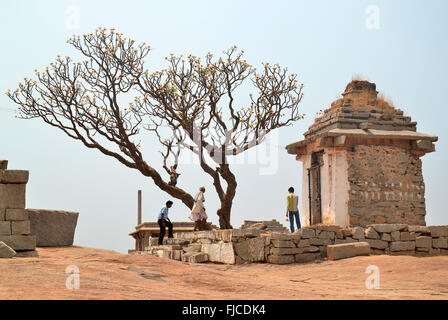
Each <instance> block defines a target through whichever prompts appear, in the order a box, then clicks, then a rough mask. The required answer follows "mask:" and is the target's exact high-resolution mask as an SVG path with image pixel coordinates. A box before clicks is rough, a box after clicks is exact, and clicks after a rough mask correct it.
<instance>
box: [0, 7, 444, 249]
mask: <svg viewBox="0 0 448 320" xmlns="http://www.w3.org/2000/svg"><path fill="white" fill-rule="evenodd" d="M447 12H448V2H447V1H445V0H440V1H409V0H406V1H405V0H403V1H397V0H388V1H375V0H370V1H360V0H352V1H334V0H329V1H279V0H277V1H261V0H258V1H241V0H239V1H231V0H226V1H211V0H207V1H194V0H189V1H185V0H183V1H181V0H179V1H163V2H162V1H131V0H127V1H110V0H108V1H68V2H67V1H17V0H14V1H12V0H5V1H1V2H0V27H1V28H0V30H1V33H2V39H1V40H2V42H1V51H0V57H1V59H0V92H1V95H0V159H8V160H9V168H11V169H27V170H30V181H29V183H28V188H27V207H29V208H43V209H61V210H72V211H79V212H80V216H79V220H78V227H77V231H76V236H75V243H76V244H78V245H83V246H90V247H98V248H105V249H113V250H117V251H120V252H126V251H127V249H130V248H133V246H134V242H133V240H132V239H131V238H130V237H129V236H128V233H129V232H131V231H132V230H133V228H134V226H135V224H136V220H137V212H136V211H137V190H138V189H141V190H142V191H143V220H144V221H155V219H156V215H157V213H158V211H159V210H160V208H161V207H162V206H163V204H164V203H165V201H166V200H167V199H170V197H169V196H168V195H167V194H165V193H163V192H161V191H159V190H158V188H157V187H155V186H154V185H153V183H152V180H150V179H148V178H145V177H143V176H141V175H140V174H139V173H138V172H137V171H132V170H130V169H128V168H126V167H124V166H123V165H121V164H120V163H118V162H117V161H116V160H115V159H113V158H109V157H107V156H105V155H103V154H101V153H100V152H99V151H96V150H88V149H86V148H85V147H84V146H83V145H82V144H81V143H79V142H77V141H73V140H71V139H70V138H68V137H66V136H65V135H64V134H63V133H62V132H59V131H58V130H57V129H54V128H52V127H48V126H47V125H45V124H44V123H43V121H40V120H18V119H15V118H14V111H13V110H14V109H15V108H16V106H15V105H13V103H12V102H11V101H10V100H9V99H8V98H7V97H6V95H4V94H3V93H4V92H5V91H6V90H7V89H8V88H13V89H14V88H16V85H17V83H18V82H19V81H21V80H22V79H23V77H24V76H28V77H30V76H32V75H33V69H34V68H37V69H40V70H42V69H43V68H44V67H45V66H46V65H48V64H49V63H50V62H51V61H53V60H54V58H55V56H56V55H57V54H61V55H70V56H75V53H76V51H75V49H73V48H71V47H70V46H69V45H68V44H66V40H67V39H68V37H69V36H71V35H72V34H83V33H89V32H92V31H93V30H94V29H95V28H96V27H99V26H103V27H107V28H111V27H114V28H116V29H117V31H120V32H123V33H124V34H125V35H127V36H130V37H131V38H133V39H135V40H136V41H137V42H140V41H141V42H143V41H145V42H147V43H149V44H150V45H151V46H152V47H153V51H151V53H150V54H149V56H148V58H147V60H146V61H147V66H148V67H149V68H150V69H158V68H161V67H162V66H164V63H165V61H164V59H163V57H165V56H166V55H168V54H169V53H170V52H173V53H176V54H180V53H184V54H189V53H193V54H196V55H201V56H203V55H204V54H205V53H207V52H208V51H210V52H212V53H215V54H217V55H219V54H220V53H221V52H222V50H224V49H227V48H229V47H231V46H232V45H237V46H238V47H239V48H241V49H244V50H245V52H246V58H247V60H248V62H249V63H251V64H253V65H255V66H261V62H264V61H269V62H271V63H280V65H282V66H286V67H288V69H289V70H290V71H291V72H294V73H298V74H299V79H300V81H301V82H303V83H304V84H305V98H304V101H303V103H302V105H301V107H302V112H304V113H305V114H306V118H305V119H304V120H302V121H299V122H297V123H296V124H295V125H294V126H292V127H289V128H285V129H282V130H280V132H279V133H278V139H276V138H275V136H274V137H273V139H271V140H269V139H268V144H267V145H266V150H263V149H260V150H258V151H259V153H258V157H256V163H253V161H252V162H250V161H249V159H246V161H244V162H245V164H239V165H235V166H234V171H235V174H236V176H237V179H238V189H237V196H236V198H235V201H234V207H233V213H232V221H231V222H232V224H233V226H234V227H238V226H240V225H241V224H242V223H243V220H245V219H258V220H261V219H266V220H267V219H273V218H276V219H277V220H279V221H281V222H282V223H284V224H285V225H286V223H285V221H284V211H285V208H284V202H285V200H284V199H285V194H286V190H287V188H288V187H289V186H291V185H292V186H295V187H296V188H297V189H298V192H299V194H300V187H301V177H300V172H301V166H300V164H299V163H298V162H297V161H296V160H295V158H294V156H291V155H288V154H287V153H286V151H285V150H284V146H285V145H286V144H288V143H291V142H294V141H297V140H301V139H302V137H303V135H302V134H303V133H304V132H305V131H306V129H307V128H308V126H309V125H310V124H311V123H312V121H313V119H314V117H315V115H316V113H317V112H318V111H319V110H321V109H324V108H327V107H328V106H329V105H330V103H331V102H332V101H333V100H335V99H336V98H337V97H338V95H339V94H340V93H341V92H343V90H344V88H345V86H346V84H347V83H348V82H349V81H350V80H351V78H352V76H353V75H355V74H359V75H361V76H363V77H365V78H366V79H368V80H370V81H372V82H375V83H376V84H377V89H378V90H379V91H381V92H384V93H385V94H386V95H387V96H389V97H390V98H391V99H392V100H393V102H394V104H395V106H396V107H398V108H400V109H402V110H404V112H405V114H407V115H409V116H411V117H412V119H413V120H416V121H417V122H418V125H417V130H418V131H420V132H424V133H428V134H432V135H437V136H438V137H439V141H438V142H437V143H436V152H435V153H431V154H428V155H426V156H425V157H423V174H424V178H425V183H426V204H427V212H428V215H427V219H426V221H427V224H429V225H438V224H448V218H447V210H446V204H445V200H446V199H445V197H446V195H445V191H446V190H445V188H446V180H445V179H447V177H448V175H447V171H448V169H447V165H446V163H447V155H448V151H447V146H448V145H447V141H448V137H447V133H446V132H447V130H446V127H447V121H448V111H447V109H448V108H447V105H446V92H448V84H447V81H446V75H447V74H448V60H447V57H448V45H447V41H448V40H447V39H448V22H447V19H446V13H447ZM144 150H145V151H146V157H147V161H148V162H149V163H150V164H152V165H153V166H155V167H156V168H160V163H161V161H160V155H159V154H158V153H157V150H159V149H158V145H157V144H156V143H155V142H154V141H152V140H151V139H148V140H147V141H146V143H145V142H144ZM263 154H264V155H265V156H264V157H262V156H263ZM266 158H267V159H268V160H269V165H268V167H269V168H271V169H273V170H266V169H267V165H266V163H264V162H263V161H264V160H266ZM263 159H264V160H263ZM257 162H258V163H257ZM260 162H261V163H260ZM263 168H264V169H263ZM263 170H264V171H263ZM180 172H181V173H182V176H181V178H180V185H181V186H182V187H183V188H184V189H186V190H188V191H190V192H191V193H195V192H196V190H197V188H198V187H199V186H200V185H205V186H206V188H207V192H206V207H207V209H208V214H209V216H210V218H211V221H212V222H214V223H215V224H218V219H217V216H216V213H215V212H216V209H217V207H218V199H217V196H216V195H215V194H214V192H213V191H214V189H213V186H212V184H211V179H210V178H209V176H207V175H205V174H204V173H202V171H201V170H200V168H199V167H198V166H197V165H194V164H185V165H183V166H181V167H180ZM266 173H268V174H266ZM188 215H189V212H188V209H187V208H186V207H185V206H184V205H183V204H182V203H181V202H180V201H177V200H175V204H174V206H173V208H172V209H171V210H170V216H171V220H174V221H185V220H186V219H187V216H188Z"/></svg>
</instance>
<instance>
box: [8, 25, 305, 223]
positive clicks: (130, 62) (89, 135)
mask: <svg viewBox="0 0 448 320" xmlns="http://www.w3.org/2000/svg"><path fill="white" fill-rule="evenodd" d="M67 42H68V43H69V44H71V45H72V46H73V47H74V48H75V49H77V50H78V51H79V52H80V53H81V54H82V55H83V56H84V57H85V58H86V60H83V61H81V62H72V60H71V58H69V57H65V58H62V57H60V56H58V57H57V58H56V60H55V62H54V63H51V64H50V66H49V67H47V68H46V70H45V71H43V72H38V71H37V70H35V73H36V77H37V79H36V80H32V79H27V78H25V79H24V82H22V83H19V87H18V89H16V90H15V91H8V92H7V95H8V96H9V98H11V99H12V101H14V102H15V103H16V104H18V105H19V107H18V109H19V117H20V118H23V119H31V118H41V119H42V120H43V121H45V122H46V123H47V124H49V125H51V126H54V127H56V128H59V129H60V130H62V131H63V132H64V133H65V134H67V135H68V136H69V137H71V138H73V139H76V140H80V141H81V142H82V143H83V144H84V145H85V146H86V147H88V148H93V149H97V150H99V151H101V152H102V153H103V154H105V155H108V156H110V157H113V158H115V159H117V160H118V161H120V162H121V163H122V164H124V165H125V166H127V167H129V168H132V169H136V170H138V171H140V172H141V173H142V174H143V175H144V176H147V177H150V178H152V179H153V181H154V183H155V184H156V185H157V186H158V187H159V188H160V189H161V190H163V191H165V192H167V193H168V194H170V195H171V196H173V197H174V198H177V199H179V200H181V201H182V202H183V203H184V204H185V205H186V206H187V207H188V208H190V209H191V208H192V207H193V204H194V199H193V197H192V196H191V194H190V193H188V192H187V191H185V190H183V189H182V188H180V187H179V186H178V180H179V176H180V173H179V172H178V167H179V155H180V152H181V150H182V149H187V150H190V151H191V152H193V153H194V154H196V155H197V156H198V159H199V163H200V166H201V168H202V170H203V171H204V172H205V173H207V174H208V175H209V176H210V177H211V179H212V180H213V185H214V187H215V189H216V192H217V194H218V197H219V199H220V202H221V207H220V208H219V209H218V211H217V214H218V216H219V224H220V227H221V228H223V229H228V228H232V226H231V223H230V213H231V208H232V202H233V199H234V197H235V192H236V187H237V181H236V177H235V175H234V174H233V173H232V171H231V169H230V166H229V163H228V157H231V156H236V155H238V154H240V153H242V152H244V151H246V150H248V149H249V148H251V147H254V146H256V145H258V144H259V143H260V142H262V141H263V139H264V137H265V136H266V134H268V133H269V132H270V131H272V130H274V129H278V128H281V127H284V126H288V125H291V124H292V123H293V122H294V121H297V120H299V119H301V118H302V115H301V114H300V113H299V109H298V106H299V103H300V102H301V100H302V98H303V93H302V89H303V84H300V85H299V84H298V83H297V75H296V74H288V72H287V69H286V68H281V67H280V66H279V65H271V64H269V63H265V64H263V68H262V71H261V72H260V73H258V72H257V71H256V70H255V68H253V67H252V66H251V65H249V64H248V63H247V61H246V60H244V58H243V53H244V52H243V51H240V52H238V51H237V48H236V47H232V48H231V49H229V50H227V51H225V52H224V56H223V57H220V58H218V59H214V58H213V56H212V54H210V53H209V54H207V55H206V57H205V61H204V62H203V63H202V62H201V59H200V58H199V57H196V56H193V55H189V56H188V57H183V56H182V55H180V56H175V55H173V54H171V55H170V56H169V57H166V60H167V62H168V67H167V68H166V69H162V70H159V71H154V72H150V71H149V70H147V69H145V65H144V58H145V57H146V56H147V55H148V53H149V52H150V50H151V48H150V47H149V46H147V45H146V44H145V43H142V44H139V45H136V44H135V41H134V40H131V39H128V38H126V37H123V34H121V33H117V32H115V30H114V29H110V30H106V29H104V28H99V29H97V30H96V31H95V32H94V33H91V34H86V35H83V36H82V37H80V36H73V37H72V38H70V39H69V40H68V41H67ZM249 81H250V82H249ZM245 83H246V84H252V86H253V87H252V88H255V89H256V91H257V94H255V95H252V94H250V96H249V99H248V101H249V102H248V103H247V106H246V107H241V106H237V104H236V102H235V97H236V89H237V88H238V87H240V86H242V85H243V84H245ZM130 96H133V97H134V100H133V102H131V103H129V102H124V101H126V100H127V99H129V97H130ZM123 100H124V101H123ZM127 101H129V100H127ZM165 128H167V129H169V132H170V134H169V135H168V136H166V134H164V129H165ZM141 129H146V130H149V131H150V132H153V133H154V134H155V135H156V136H157V138H158V141H159V142H160V144H161V146H162V147H163V151H161V154H162V159H163V165H162V167H163V169H164V171H165V173H166V174H167V175H168V176H169V179H168V180H167V181H166V180H164V178H162V175H161V174H160V173H159V172H158V171H157V170H156V169H155V168H154V167H152V166H151V165H150V164H148V163H147V162H146V161H145V160H144V157H143V154H142V152H141V148H140V143H141V142H140V141H139V140H138V137H139V133H140V131H141ZM165 131H166V129H165Z"/></svg>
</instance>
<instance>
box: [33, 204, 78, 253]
mask: <svg viewBox="0 0 448 320" xmlns="http://www.w3.org/2000/svg"><path fill="white" fill-rule="evenodd" d="M27 211H28V214H29V217H30V222H31V234H34V235H36V241H37V243H36V244H37V246H38V247H63V246H71V245H73V238H74V235H75V229H76V224H77V222H78V212H69V211H56V210H41V209H27Z"/></svg>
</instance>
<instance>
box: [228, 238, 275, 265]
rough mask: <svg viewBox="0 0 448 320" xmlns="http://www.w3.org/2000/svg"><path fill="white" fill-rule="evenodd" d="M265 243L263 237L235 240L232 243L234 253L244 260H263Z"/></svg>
mask: <svg viewBox="0 0 448 320" xmlns="http://www.w3.org/2000/svg"><path fill="white" fill-rule="evenodd" d="M265 244H266V240H265V239H264V238H263V237H259V238H253V239H248V240H245V241H241V242H237V243H234V248H235V253H236V255H237V256H238V257H240V258H241V259H242V260H243V261H245V262H261V261H265V260H266V259H265ZM277 249H283V248H277Z"/></svg>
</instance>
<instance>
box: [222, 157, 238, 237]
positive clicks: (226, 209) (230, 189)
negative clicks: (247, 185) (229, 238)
mask: <svg viewBox="0 0 448 320" xmlns="http://www.w3.org/2000/svg"><path fill="white" fill-rule="evenodd" d="M219 174H220V175H221V177H222V178H223V179H224V180H225V181H226V183H227V188H226V193H225V194H224V196H223V197H222V198H221V208H219V209H218V212H217V214H218V216H219V227H220V228H221V229H233V227H232V225H231V224H230V212H231V210H232V203H233V198H235V194H236V186H237V183H236V179H235V175H234V174H233V173H232V172H231V171H230V168H229V164H228V163H224V164H222V165H221V166H220V168H219Z"/></svg>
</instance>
